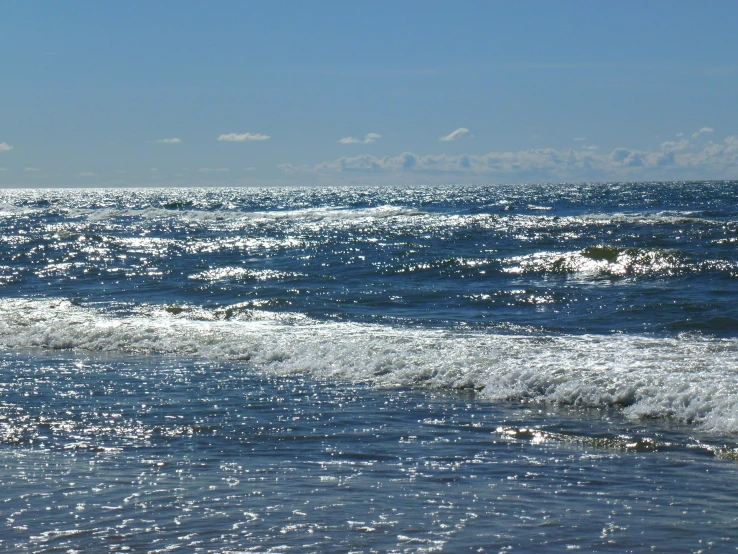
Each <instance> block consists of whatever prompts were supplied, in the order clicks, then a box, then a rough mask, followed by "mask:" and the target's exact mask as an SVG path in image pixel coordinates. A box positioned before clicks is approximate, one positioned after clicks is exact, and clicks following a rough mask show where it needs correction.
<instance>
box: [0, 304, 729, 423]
mask: <svg viewBox="0 0 738 554" xmlns="http://www.w3.org/2000/svg"><path fill="white" fill-rule="evenodd" d="M172 312H174V313H172ZM223 313H225V312H223ZM219 317H229V319H219ZM0 344H1V345H2V346H4V347H6V348H25V347H42V348H51V349H61V348H65V349H75V350H79V351H119V352H136V353H144V354H165V353H171V354H178V355H188V356H197V357H206V358H213V359H232V360H249V361H250V363H251V364H253V366H254V367H255V368H257V369H258V370H260V371H263V372H267V373H273V374H295V373H298V374H307V375H311V376H314V377H316V378H319V379H340V380H348V381H355V382H366V383H370V384H373V385H376V386H380V387H383V386H398V385H400V386H427V387H436V388H472V389H475V390H477V391H478V392H479V395H480V396H481V397H482V398H486V399H489V400H522V399H533V400H540V401H547V402H552V403H556V404H561V405H575V406H587V407H612V406H615V407H617V406H620V407H623V410H624V413H625V415H626V416H628V417H633V418H641V417H654V418H669V419H673V420H676V421H679V422H683V423H691V424H697V425H700V426H702V427H703V428H705V429H708V430H711V431H717V432H738V340H736V339H714V338H708V337H702V336H692V335H685V336H678V337H671V338H657V337H648V336H633V335H606V336H596V335H585V336H572V335H564V336H532V335H506V334H493V333H479V332H477V333H473V332H463V331H453V330H437V329H435V330H434V329H427V328H426V329H418V328H412V329H407V328H398V327H383V326H378V325H360V324H354V323H332V322H317V321H314V320H311V319H309V318H306V317H304V316H303V317H297V316H295V315H294V314H283V315H279V314H271V313H269V312H258V311H252V312H249V311H237V310H236V315H235V316H233V317H231V316H230V315H228V316H223V315H222V313H221V314H220V315H219V314H218V313H216V312H207V311H205V310H202V309H192V310H184V311H179V310H170V311H167V310H166V309H164V307H162V306H154V307H141V308H139V309H138V310H137V313H136V314H135V315H129V316H116V315H106V314H105V313H103V312H102V311H100V310H97V309H94V308H83V307H78V306H74V305H72V304H71V303H70V302H68V301H66V300H29V299H6V300H1V301H0Z"/></svg>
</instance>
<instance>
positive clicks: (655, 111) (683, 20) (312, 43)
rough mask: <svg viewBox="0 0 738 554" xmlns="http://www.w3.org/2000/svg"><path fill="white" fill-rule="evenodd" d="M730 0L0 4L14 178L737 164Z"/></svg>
mask: <svg viewBox="0 0 738 554" xmlns="http://www.w3.org/2000/svg"><path fill="white" fill-rule="evenodd" d="M736 21H738V2H735V0H725V1H716V0H713V1H709V0H708V1H703V2H696V1H688V2H682V1H679V0H668V1H659V0H650V1H643V0H639V1H628V0H618V1H614V0H613V1H609V2H605V1H591V0H587V1H567V0H558V1H556V2H549V1H543V0H540V1H526V0H516V1H512V0H510V1H505V2H503V1H492V0H486V1H485V0H476V1H464V0H456V1H450V0H443V1H434V0H424V1H413V0H402V1H400V2H397V1H383V0H372V1H371V2H369V1H363V0H352V1H346V0H342V1H335V2H334V1H328V0H324V1H317V0H315V1H312V2H306V1H302V0H300V1H280V0H274V1H259V2H257V1H252V2H249V1H240V0H239V1H224V0H223V1H208V2H205V1H190V0H177V1H164V0H157V1H155V2H144V1H125V2H124V1H110V2H99V1H97V0H96V1H74V0H68V1H65V2H58V1H36V0H27V1H25V0H6V1H4V2H0V37H1V43H2V46H1V47H0V187H2V188H14V187H57V186H81V187H89V186H208V185H219V186H243V185H283V184H304V185H313V184H316V185H340V184H386V185H391V184H421V183H518V182H581V181H612V180H620V181H622V180H628V181H644V180H647V181H648V180H681V179H738V93H737V92H736V91H738V33H736V32H735V28H736Z"/></svg>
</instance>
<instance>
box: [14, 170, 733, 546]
mask: <svg viewBox="0 0 738 554" xmlns="http://www.w3.org/2000/svg"><path fill="white" fill-rule="evenodd" d="M737 248H738V181H731V182H669V183H641V184H633V183H610V184H578V185H566V184H561V185H518V186H443V187H431V186H427V187H366V188H345V187H341V188H338V187H337V188H315V187H311V188H307V187H306V188H290V187H286V188H263V189H256V188H254V189H130V190H122V189H115V190H112V189H111V190H103V189H71V190H60V189H57V190H4V191H0V551H2V552H9V553H10V552H29V553H30V552H34V553H50V552H54V553H62V552H63V553H70V554H72V553H77V552H79V553H87V552H136V553H139V552H183V553H184V552H188V553H189V552H193V553H200V552H201V553H206V552H207V553H211V552H212V553H237V552H239V553H240V552H249V553H297V552H300V553H302V552H320V553H323V552H345V553H349V552H350V553H355V554H358V553H367V554H368V553H372V552H396V553H421V552H450V553H456V552H490V553H498V552H528V553H538V552H569V551H576V550H581V551H583V552H617V553H620V552H652V551H653V552H668V553H675V552H685V553H686V552H690V553H691V552H732V551H735V550H738V251H737Z"/></svg>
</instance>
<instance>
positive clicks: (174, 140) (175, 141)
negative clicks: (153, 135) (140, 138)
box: [156, 138, 182, 144]
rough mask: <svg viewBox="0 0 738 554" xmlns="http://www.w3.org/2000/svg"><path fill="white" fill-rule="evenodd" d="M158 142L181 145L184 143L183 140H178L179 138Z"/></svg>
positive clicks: (158, 142) (159, 141)
mask: <svg viewBox="0 0 738 554" xmlns="http://www.w3.org/2000/svg"><path fill="white" fill-rule="evenodd" d="M156 142H157V144H179V143H180V142H182V139H178V138H168V139H159V140H157V141H156Z"/></svg>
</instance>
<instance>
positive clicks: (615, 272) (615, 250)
mask: <svg viewBox="0 0 738 554" xmlns="http://www.w3.org/2000/svg"><path fill="white" fill-rule="evenodd" d="M502 264H503V269H502V271H503V272H505V273H512V274H525V273H543V274H551V273H575V274H581V275H589V276H609V277H644V276H646V277H648V276H650V277H669V276H674V275H683V274H686V273H695V272H699V271H710V270H716V271H731V272H735V271H736V269H737V268H736V265H735V263H734V262H730V261H726V260H707V261H703V262H697V261H693V260H691V259H690V258H689V257H688V256H687V255H686V254H684V253H683V252H680V251H678V250H670V249H644V248H621V247H615V246H608V245H598V246H591V247H588V248H585V249H583V250H579V251H575V252H551V251H546V252H536V253H533V254H527V255H524V256H515V257H512V258H507V259H504V260H502Z"/></svg>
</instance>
